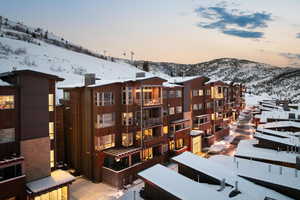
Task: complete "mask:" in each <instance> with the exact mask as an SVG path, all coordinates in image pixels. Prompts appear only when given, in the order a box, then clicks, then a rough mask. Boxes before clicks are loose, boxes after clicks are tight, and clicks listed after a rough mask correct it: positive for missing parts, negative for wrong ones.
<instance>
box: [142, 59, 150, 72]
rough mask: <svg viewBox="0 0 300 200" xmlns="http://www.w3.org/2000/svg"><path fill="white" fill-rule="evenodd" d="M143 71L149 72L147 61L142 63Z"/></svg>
mask: <svg viewBox="0 0 300 200" xmlns="http://www.w3.org/2000/svg"><path fill="white" fill-rule="evenodd" d="M143 70H144V71H145V72H149V62H148V61H144V63H143Z"/></svg>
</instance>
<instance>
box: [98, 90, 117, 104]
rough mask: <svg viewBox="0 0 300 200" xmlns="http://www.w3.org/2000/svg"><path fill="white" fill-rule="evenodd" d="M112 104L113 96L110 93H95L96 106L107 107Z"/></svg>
mask: <svg viewBox="0 0 300 200" xmlns="http://www.w3.org/2000/svg"><path fill="white" fill-rule="evenodd" d="M113 104H114V95H113V93H112V92H97V93H96V105H97V106H109V105H113Z"/></svg>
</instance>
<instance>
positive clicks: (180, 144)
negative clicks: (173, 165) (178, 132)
mask: <svg viewBox="0 0 300 200" xmlns="http://www.w3.org/2000/svg"><path fill="white" fill-rule="evenodd" d="M182 147H183V139H182V138H180V139H178V140H176V149H181V148H182Z"/></svg>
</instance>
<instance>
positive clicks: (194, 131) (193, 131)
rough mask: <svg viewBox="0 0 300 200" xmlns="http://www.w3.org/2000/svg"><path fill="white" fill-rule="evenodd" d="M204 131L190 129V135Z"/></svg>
mask: <svg viewBox="0 0 300 200" xmlns="http://www.w3.org/2000/svg"><path fill="white" fill-rule="evenodd" d="M203 133H204V132H203V131H202V130H191V132H190V135H191V136H197V135H201V134H203Z"/></svg>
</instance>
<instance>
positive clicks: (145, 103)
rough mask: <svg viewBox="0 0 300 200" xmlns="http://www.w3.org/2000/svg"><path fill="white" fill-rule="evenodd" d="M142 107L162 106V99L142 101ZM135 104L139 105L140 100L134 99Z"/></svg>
mask: <svg viewBox="0 0 300 200" xmlns="http://www.w3.org/2000/svg"><path fill="white" fill-rule="evenodd" d="M142 103H143V106H158V105H161V104H162V98H155V99H143V102H142ZM136 104H138V105H141V100H140V99H136Z"/></svg>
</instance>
